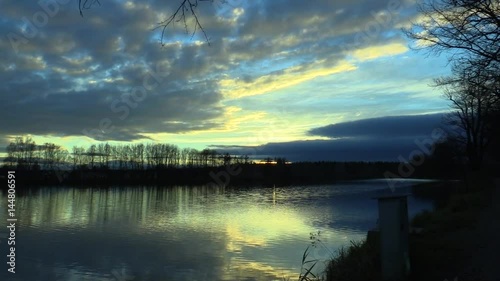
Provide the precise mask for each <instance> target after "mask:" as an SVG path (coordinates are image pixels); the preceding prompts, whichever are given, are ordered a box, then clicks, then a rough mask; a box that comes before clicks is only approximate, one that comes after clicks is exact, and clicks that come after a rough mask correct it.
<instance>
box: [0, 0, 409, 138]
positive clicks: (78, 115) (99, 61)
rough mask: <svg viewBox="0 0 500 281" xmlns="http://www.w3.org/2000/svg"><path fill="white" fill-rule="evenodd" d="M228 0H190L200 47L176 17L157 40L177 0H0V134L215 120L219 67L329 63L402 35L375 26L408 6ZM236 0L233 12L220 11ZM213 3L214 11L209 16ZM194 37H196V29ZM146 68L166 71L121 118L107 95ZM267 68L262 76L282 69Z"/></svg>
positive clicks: (118, 132)
mask: <svg viewBox="0 0 500 281" xmlns="http://www.w3.org/2000/svg"><path fill="white" fill-rule="evenodd" d="M42 2H43V1H42ZM48 2H52V3H56V2H55V0H54V1H48ZM63 2H64V3H65V4H62V3H63ZM228 2H229V4H228V5H220V3H219V4H217V5H210V4H206V5H200V9H201V10H200V14H199V16H200V20H201V22H202V23H203V25H204V27H205V29H206V31H207V33H208V34H209V36H210V38H211V43H212V46H211V47H208V46H207V45H206V44H198V43H196V42H195V41H189V35H186V34H185V32H184V29H183V26H182V25H181V24H177V27H176V28H167V30H166V34H165V36H166V37H165V43H166V45H165V46H164V47H163V48H160V47H159V44H158V42H157V38H158V37H159V32H158V31H156V32H151V29H152V28H154V27H155V25H156V23H157V22H159V21H161V20H162V19H164V18H165V16H166V15H169V14H171V12H172V11H173V9H174V8H175V7H176V5H177V4H178V2H177V1H144V2H140V3H137V1H129V2H125V1H112V0H107V1H101V3H102V6H94V7H93V8H92V9H90V10H85V14H84V17H83V18H82V17H80V16H79V14H78V9H77V5H76V3H75V1H62V0H60V1H58V2H57V3H61V4H59V5H58V6H57V11H55V10H54V11H55V12H54V13H53V15H50V16H47V21H46V22H44V23H43V24H38V25H37V24H36V21H37V20H38V21H40V20H44V18H43V16H42V17H40V15H43V14H45V15H46V14H47V12H46V11H44V9H43V8H42V7H41V6H40V5H39V4H37V3H38V2H29V1H4V2H2V9H1V11H0V18H1V20H0V34H2V36H3V37H2V40H1V41H0V50H1V52H0V70H1V74H0V75H1V77H2V81H4V82H3V83H2V84H1V85H0V112H1V113H0V114H1V116H0V117H1V119H2V120H9V122H6V123H5V122H4V123H5V124H2V126H1V127H0V135H2V136H6V135H17V134H36V135H48V134H52V135H65V136H78V135H82V131H83V130H92V129H96V130H101V129H102V128H101V127H102V126H100V123H101V121H102V120H103V119H105V120H108V119H109V120H111V122H112V125H113V126H115V127H114V130H112V131H108V132H106V134H105V135H104V136H103V138H104V139H107V140H134V139H140V138H145V135H144V134H148V133H163V132H166V133H178V132H189V131H193V130H207V129H213V128H218V127H220V126H223V124H222V122H224V121H221V117H222V116H223V114H224V108H223V106H222V104H221V101H222V100H223V96H222V95H221V93H220V89H219V85H218V81H219V80H220V79H221V77H226V76H231V78H238V77H234V76H235V75H236V76H238V73H240V74H241V77H242V78H243V79H244V80H245V81H247V82H249V81H252V80H254V79H256V78H258V77H259V76H261V75H265V74H269V73H261V72H259V71H262V65H263V64H264V63H265V62H266V61H267V62H269V61H270V62H273V61H274V60H275V59H279V60H283V59H284V60H286V59H287V58H293V62H291V65H294V66H296V68H295V71H296V72H301V71H307V70H308V69H310V67H312V66H314V65H315V64H314V63H316V62H317V61H319V60H322V61H323V65H324V66H333V65H335V64H336V63H337V62H339V61H340V60H341V59H343V58H344V57H345V54H346V52H348V51H351V50H354V49H357V48H363V47H367V46H370V45H376V44H385V43H387V42H394V41H397V42H402V39H401V38H400V36H399V35H394V33H390V32H387V31H389V30H392V29H393V27H394V26H395V25H397V24H400V23H401V22H403V21H405V20H407V16H401V15H403V13H402V12H401V11H403V10H404V9H406V8H407V7H411V5H409V4H408V3H407V1H394V0H390V1H387V2H386V1H330V0H321V1H315V2H314V4H311V3H309V2H307V1H298V0H297V1H281V0H280V1H255V2H245V1H228ZM391 3H395V4H397V5H398V9H396V11H397V12H396V13H392V14H391V8H390V7H392V6H391ZM231 5H232V6H231ZM393 6H394V5H393ZM228 7H230V8H228ZM237 7H242V8H244V12H243V13H242V14H241V15H240V16H239V17H237V16H236V15H234V14H233V11H232V8H237ZM220 9H225V10H226V12H225V14H222V15H220V16H214V15H215V14H217V13H218V12H220V11H222V10H220ZM380 13H382V14H384V13H385V14H386V16H385V17H383V16H382V17H380V16H378V15H379V14H380ZM37 15H38V16H37ZM388 15H389V16H388ZM374 27H375V28H374ZM370 28H371V29H370ZM196 39H199V40H202V41H203V40H204V38H203V37H202V35H201V34H200V33H198V34H196V35H195V36H194V40H196ZM281 53H286V54H287V55H286V56H284V55H280V54H281ZM271 64H272V63H271ZM288 65H290V64H288ZM243 66H244V67H243ZM158 67H159V68H161V69H162V71H163V72H164V73H166V74H165V75H164V76H163V77H162V83H161V84H159V85H158V86H157V87H155V88H154V89H151V90H148V92H147V98H145V99H144V100H141V101H140V102H137V104H136V105H134V106H131V105H127V106H128V107H129V111H130V112H129V114H128V115H127V117H126V118H121V117H123V116H124V113H123V111H118V110H113V109H112V105H113V102H116V101H118V102H121V103H123V102H124V101H123V99H124V97H126V95H127V94H128V93H130V91H131V89H133V88H134V87H137V86H141V85H143V83H144V79H145V77H147V76H148V75H150V73H151V72H154V71H156V70H157V68H158ZM270 73H272V75H271V76H270V77H269V79H271V80H272V79H275V78H276V77H278V76H279V75H282V74H283V73H284V71H283V70H280V69H278V70H276V69H274V70H272V72H270ZM115 105H116V103H115ZM114 108H115V109H116V107H114ZM117 111H118V113H117Z"/></svg>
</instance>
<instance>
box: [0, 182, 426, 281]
mask: <svg viewBox="0 0 500 281" xmlns="http://www.w3.org/2000/svg"><path fill="white" fill-rule="evenodd" d="M416 182H417V181H416V180H406V181H404V182H403V183H401V182H400V184H399V185H398V188H397V189H398V192H400V191H402V192H404V191H409V190H410V189H409V187H410V186H411V185H412V184H414V183H416ZM388 186H389V185H388V183H387V181H386V180H367V181H352V182H341V183H337V184H332V185H311V186H276V187H275V188H273V187H253V188H229V187H214V186H190V187H187V186H176V187H152V186H144V187H132V186H120V187H108V188H82V187H36V188H35V187H33V188H30V189H25V190H23V192H22V194H18V195H17V196H18V197H17V202H16V216H17V218H18V221H17V229H16V274H15V276H12V274H10V273H7V271H6V269H4V270H2V272H0V279H1V280H18V281H24V280H25V281H34V280H50V281H58V280H61V281H63V280H64V281H84V280H89V281H90V280H92V281H104V280H106V281H127V280H130V281H161V280H190V281H192V280H266V281H268V280H283V278H284V277H285V278H286V277H290V278H291V279H296V278H297V276H298V274H299V272H300V268H301V258H302V254H303V253H304V250H305V249H306V248H307V247H308V246H309V245H311V242H312V241H313V240H314V239H312V240H311V239H310V236H311V235H310V234H311V233H317V232H318V231H320V234H319V236H316V238H318V239H320V240H321V243H319V242H317V243H316V247H313V248H311V251H310V255H309V258H310V259H318V260H320V261H321V262H320V263H319V264H318V265H319V266H318V270H319V271H321V268H322V264H324V263H323V261H327V260H328V259H329V257H330V256H331V253H332V252H335V250H336V249H338V248H339V247H341V246H342V245H348V244H349V241H351V240H360V239H363V238H365V236H366V233H367V231H368V230H369V229H371V228H373V227H374V226H375V225H376V222H377V217H378V213H377V201H376V200H373V199H372V197H374V196H376V195H377V194H378V193H379V192H381V191H388V190H389V187H388ZM408 208H409V213H410V216H413V215H414V214H416V213H417V212H419V211H421V210H423V209H432V202H430V201H425V200H420V199H417V198H414V197H413V196H411V195H410V196H409V198H408ZM6 211H7V194H6V192H3V193H2V194H1V195H0V221H3V222H4V223H5V225H7V223H6V220H7V214H6ZM2 232H3V233H2ZM0 234H3V237H4V238H5V237H6V234H7V230H6V228H5V227H4V229H3V230H1V231H0ZM0 237H2V236H0ZM4 238H0V239H1V240H2V241H1V243H0V252H1V253H2V256H3V260H4V264H5V262H6V261H7V257H6V254H4V253H7V244H6V243H5V239H4ZM6 277H10V278H12V277H15V279H6Z"/></svg>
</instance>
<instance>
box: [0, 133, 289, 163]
mask: <svg viewBox="0 0 500 281" xmlns="http://www.w3.org/2000/svg"><path fill="white" fill-rule="evenodd" d="M266 161H267V162H269V163H270V162H273V161H274V162H275V163H284V162H285V161H286V160H285V159H284V158H274V160H271V158H268V160H266ZM251 163H254V161H253V160H251V159H250V157H249V156H248V155H231V154H229V153H219V152H217V151H216V150H214V149H208V148H206V149H203V150H201V151H200V150H197V149H194V148H179V147H178V146H177V145H173V144H167V143H147V144H143V143H138V144H116V145H114V144H109V143H99V144H92V145H90V146H88V147H86V148H85V147H83V146H73V148H72V149H71V152H70V151H68V150H66V149H65V148H64V147H62V146H59V145H56V144H54V143H44V144H37V143H35V141H33V139H32V138H31V137H29V136H27V137H20V136H19V137H16V138H15V139H14V141H13V142H11V143H10V144H9V145H8V146H7V157H6V158H5V159H4V165H5V166H6V167H9V168H16V169H21V170H37V169H42V170H53V169H56V168H65V169H73V170H78V169H119V170H143V169H161V168H178V167H219V166H227V165H231V164H251Z"/></svg>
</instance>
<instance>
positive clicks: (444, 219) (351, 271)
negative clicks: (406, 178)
mask: <svg viewBox="0 0 500 281" xmlns="http://www.w3.org/2000/svg"><path fill="white" fill-rule="evenodd" d="M491 186H492V183H491V182H490V181H488V180H483V179H481V180H475V181H474V182H473V183H469V184H468V185H467V186H466V185H465V184H464V183H462V182H445V183H443V182H441V183H426V184H422V185H419V186H416V187H415V188H414V194H415V196H417V197H427V198H433V199H435V206H436V209H435V210H434V211H432V212H430V211H425V212H422V213H420V214H418V215H417V216H415V217H414V218H413V219H412V221H411V226H412V228H413V229H418V230H419V233H418V234H415V233H412V234H410V237H409V244H410V245H409V247H410V262H411V276H410V277H409V279H408V280H412V281H420V280H439V281H442V280H446V279H447V280H454V278H455V277H458V280H467V276H468V275H470V273H468V272H464V268H465V267H466V264H467V262H468V260H469V258H470V253H471V247H473V243H472V242H473V240H474V239H475V237H473V235H472V233H473V230H474V229H475V228H476V227H477V223H478V220H479V217H480V214H481V211H482V210H484V208H485V207H487V206H488V205H489V204H490V203H491V202H490V198H491V197H490V194H491V188H490V187H491ZM471 236H472V237H471ZM379 256H380V248H379V240H378V237H376V235H375V236H370V235H369V236H368V238H367V239H366V240H363V241H360V242H351V245H350V246H348V247H345V248H342V249H340V250H339V251H338V252H337V254H336V255H335V256H334V257H333V258H332V260H331V261H330V262H329V264H328V266H327V268H326V271H325V273H324V280H327V281H340V280H350V281H357V280H372V281H374V280H380V279H381V274H380V259H379ZM471 280H473V279H471Z"/></svg>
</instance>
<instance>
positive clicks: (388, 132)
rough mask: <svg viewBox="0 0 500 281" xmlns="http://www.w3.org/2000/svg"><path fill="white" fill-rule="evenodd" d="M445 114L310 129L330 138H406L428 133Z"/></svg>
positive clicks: (314, 134) (381, 118)
mask: <svg viewBox="0 0 500 281" xmlns="http://www.w3.org/2000/svg"><path fill="white" fill-rule="evenodd" d="M443 117H444V116H443V114H441V113H439V114H428V115H413V116H388V117H379V118H370V119H362V120H357V121H352V122H344V123H338V124H332V125H328V126H325V127H320V128H314V129H311V130H309V134H310V135H312V136H321V137H330V138H404V137H410V138H411V137H417V136H425V135H428V134H429V133H430V132H431V131H432V129H433V128H439V127H440V126H441V125H442V124H441V123H442V119H443Z"/></svg>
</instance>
